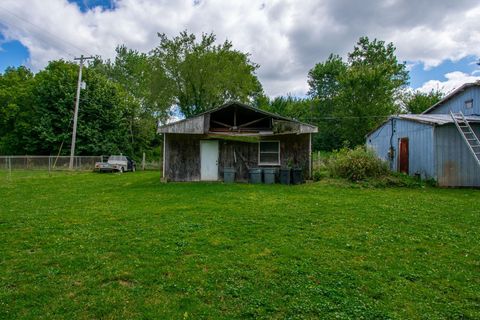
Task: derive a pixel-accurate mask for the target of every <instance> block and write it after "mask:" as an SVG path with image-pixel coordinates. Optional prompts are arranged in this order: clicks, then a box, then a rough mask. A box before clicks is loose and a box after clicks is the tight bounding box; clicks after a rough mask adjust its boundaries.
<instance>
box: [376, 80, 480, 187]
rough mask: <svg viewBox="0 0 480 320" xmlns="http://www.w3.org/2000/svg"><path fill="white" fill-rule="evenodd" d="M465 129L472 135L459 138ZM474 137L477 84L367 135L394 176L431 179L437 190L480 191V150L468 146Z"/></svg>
mask: <svg viewBox="0 0 480 320" xmlns="http://www.w3.org/2000/svg"><path fill="white" fill-rule="evenodd" d="M457 114H461V115H462V117H463V115H464V118H463V121H464V122H462V121H461V120H460V121H459V120H458V118H457V120H456V115H457ZM467 126H469V127H470V128H471V129H472V131H473V132H472V133H474V134H475V136H473V135H472V133H468V132H466V133H465V132H464V134H462V130H463V129H462V128H464V127H465V128H467ZM465 130H466V129H465ZM468 134H470V135H471V136H468ZM479 136H480V82H476V83H468V84H465V85H463V86H462V87H460V88H458V89H457V90H455V91H454V92H452V93H451V94H449V95H448V96H446V97H445V98H444V99H442V100H441V101H440V102H438V103H437V104H435V105H434V106H432V107H430V108H429V109H428V110H426V111H425V112H424V113H422V114H406V115H398V116H392V117H390V119H388V120H387V121H386V122H384V123H383V124H382V125H380V126H379V127H378V128H376V129H375V130H374V131H372V132H371V133H369V134H368V135H367V146H368V147H370V148H372V149H373V150H374V151H375V152H376V154H377V155H378V156H379V157H380V158H382V159H384V160H385V161H387V162H388V163H389V165H390V168H391V170H393V171H400V172H405V173H407V174H410V175H418V176H420V177H421V178H423V179H435V180H436V181H437V182H438V184H439V185H440V186H466V187H467V186H468V187H480V160H479V158H480V153H479V154H477V155H475V152H477V150H479V152H480V147H478V148H477V147H475V145H472V144H471V143H475V144H476V143H478V137H479ZM467 138H472V139H467ZM475 139H476V140H475ZM469 140H472V141H469ZM474 140H475V141H474ZM469 144H470V145H469ZM472 146H473V148H472Z"/></svg>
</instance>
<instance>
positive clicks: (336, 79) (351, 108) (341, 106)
mask: <svg viewBox="0 0 480 320" xmlns="http://www.w3.org/2000/svg"><path fill="white" fill-rule="evenodd" d="M408 79H409V76H408V71H407V70H406V66H405V63H400V62H398V60H397V57H396V56H395V47H394V46H393V44H392V43H388V44H385V42H383V41H379V40H377V39H374V40H373V41H370V40H369V39H368V37H361V38H360V39H359V41H358V42H357V44H356V45H355V46H354V49H353V51H352V52H351V53H349V54H348V59H347V61H343V59H342V58H341V57H339V56H337V55H330V57H329V58H328V59H327V60H326V61H325V62H321V63H318V64H316V65H315V66H314V68H312V69H311V70H310V72H309V75H308V83H309V86H310V90H309V94H310V97H311V98H313V99H316V100H317V101H318V105H317V106H318V108H317V109H316V110H315V113H316V118H317V119H321V118H325V120H322V122H321V123H319V132H320V133H319V135H318V137H317V138H316V146H317V147H319V148H322V149H324V148H325V149H336V148H339V147H341V146H342V145H344V144H345V143H346V144H348V145H349V146H354V145H358V144H363V143H364V136H365V134H367V133H368V132H369V131H370V130H371V129H373V128H374V127H375V126H376V125H378V124H379V123H381V122H382V121H383V120H384V119H385V118H386V117H387V116H388V115H390V114H393V113H398V112H399V111H400V106H399V104H398V100H399V97H400V94H401V92H402V90H403V89H404V87H405V86H406V85H407V84H408ZM326 118H329V119H335V120H334V121H332V120H327V119H326Z"/></svg>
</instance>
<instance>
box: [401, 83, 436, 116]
mask: <svg viewBox="0 0 480 320" xmlns="http://www.w3.org/2000/svg"><path fill="white" fill-rule="evenodd" d="M443 97H444V94H443V92H441V91H439V90H433V89H432V90H431V91H430V92H421V91H418V90H416V91H413V92H412V91H407V92H405V93H404V94H403V96H402V99H401V100H402V103H403V108H404V109H405V111H406V112H408V113H417V114H418V113H422V112H423V111H425V110H427V109H428V108H430V107H431V106H433V105H434V104H435V103H437V102H438V101H440V100H442V98H443Z"/></svg>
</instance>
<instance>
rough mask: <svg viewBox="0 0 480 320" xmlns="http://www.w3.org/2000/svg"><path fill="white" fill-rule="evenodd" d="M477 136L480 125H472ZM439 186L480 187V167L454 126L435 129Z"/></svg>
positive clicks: (479, 132)
mask: <svg viewBox="0 0 480 320" xmlns="http://www.w3.org/2000/svg"><path fill="white" fill-rule="evenodd" d="M472 128H473V129H474V130H475V133H476V134H477V136H479V135H480V125H472ZM435 141H436V143H435V153H436V158H437V176H438V179H437V181H438V184H439V185H441V186H451V187H454V186H464V187H467V186H472V187H473V186H475V187H478V186H480V167H479V166H478V164H477V163H476V162H475V159H474V158H473V155H472V153H471V152H470V150H469V149H468V146H467V145H466V143H465V141H464V140H463V138H462V136H461V135H460V133H459V132H458V130H457V128H456V127H455V126H454V125H453V124H452V125H445V126H441V127H437V128H435Z"/></svg>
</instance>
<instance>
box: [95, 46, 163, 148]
mask: <svg viewBox="0 0 480 320" xmlns="http://www.w3.org/2000/svg"><path fill="white" fill-rule="evenodd" d="M92 67H93V68H95V70H97V71H99V72H101V73H103V74H104V75H105V76H107V77H108V79H109V80H111V81H113V82H114V83H116V84H118V85H119V86H120V87H122V89H123V91H124V94H123V98H124V99H125V105H126V107H127V109H126V110H125V117H126V120H128V133H129V140H130V143H131V145H132V148H133V154H132V156H133V155H137V156H138V157H140V155H141V154H142V153H143V152H146V153H152V151H153V150H155V149H158V145H159V142H158V139H159V137H158V135H157V134H156V131H155V128H156V123H157V118H162V115H165V110H164V109H162V108H161V107H159V106H157V105H156V104H155V101H154V99H152V98H151V97H150V76H151V72H149V70H150V60H149V57H148V55H147V54H145V53H141V52H138V51H136V50H132V49H128V48H127V47H126V46H119V47H117V48H116V56H115V58H114V59H113V60H105V61H103V60H101V59H100V58H97V59H96V60H95V61H94V63H93V64H92ZM163 118H164V117H163Z"/></svg>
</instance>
